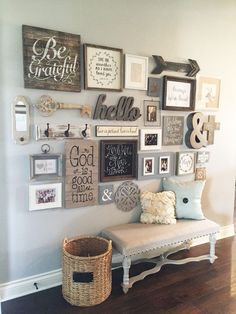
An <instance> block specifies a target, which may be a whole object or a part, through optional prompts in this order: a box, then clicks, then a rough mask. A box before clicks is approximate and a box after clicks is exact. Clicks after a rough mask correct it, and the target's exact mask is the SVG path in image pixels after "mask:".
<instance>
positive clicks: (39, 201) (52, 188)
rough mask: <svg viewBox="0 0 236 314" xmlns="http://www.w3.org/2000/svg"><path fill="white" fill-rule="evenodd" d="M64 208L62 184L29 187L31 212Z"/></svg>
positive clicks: (42, 184)
mask: <svg viewBox="0 0 236 314" xmlns="http://www.w3.org/2000/svg"><path fill="white" fill-rule="evenodd" d="M61 207H62V182H58V181H57V182H47V183H42V182H40V183H39V184H30V185H29V210H30V211H34V210H43V209H50V208H61Z"/></svg>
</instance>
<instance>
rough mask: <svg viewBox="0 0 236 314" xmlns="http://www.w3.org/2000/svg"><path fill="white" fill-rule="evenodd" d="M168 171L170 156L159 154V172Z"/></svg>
mask: <svg viewBox="0 0 236 314" xmlns="http://www.w3.org/2000/svg"><path fill="white" fill-rule="evenodd" d="M169 172H170V156H160V157H159V173H160V174H164V173H169Z"/></svg>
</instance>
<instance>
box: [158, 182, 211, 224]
mask: <svg viewBox="0 0 236 314" xmlns="http://www.w3.org/2000/svg"><path fill="white" fill-rule="evenodd" d="M204 185H205V181H202V180H197V181H191V182H180V181H174V180H172V179H167V178H164V179H163V188H164V191H173V192H174V193H175V197H176V218H179V219H180V218H184V219H197V220H202V219H205V217H204V215H203V212H202V205H201V197H202V191H203V188H204Z"/></svg>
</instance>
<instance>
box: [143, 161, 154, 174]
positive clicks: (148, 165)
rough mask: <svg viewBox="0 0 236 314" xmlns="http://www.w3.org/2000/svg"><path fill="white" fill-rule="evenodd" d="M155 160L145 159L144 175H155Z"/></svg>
mask: <svg viewBox="0 0 236 314" xmlns="http://www.w3.org/2000/svg"><path fill="white" fill-rule="evenodd" d="M154 167H155V159H154V157H144V158H143V175H144V176H151V175H153V174H154Z"/></svg>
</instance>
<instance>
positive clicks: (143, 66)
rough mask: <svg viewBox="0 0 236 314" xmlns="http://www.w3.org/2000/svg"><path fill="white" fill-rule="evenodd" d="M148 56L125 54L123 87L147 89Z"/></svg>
mask: <svg viewBox="0 0 236 314" xmlns="http://www.w3.org/2000/svg"><path fill="white" fill-rule="evenodd" d="M147 75H148V57H142V56H135V55H130V54H126V55H125V88H128V89H139V90H147Z"/></svg>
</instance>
